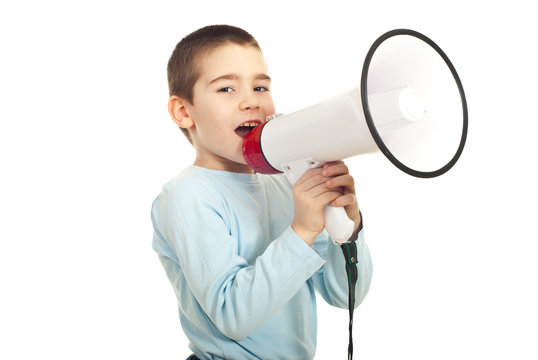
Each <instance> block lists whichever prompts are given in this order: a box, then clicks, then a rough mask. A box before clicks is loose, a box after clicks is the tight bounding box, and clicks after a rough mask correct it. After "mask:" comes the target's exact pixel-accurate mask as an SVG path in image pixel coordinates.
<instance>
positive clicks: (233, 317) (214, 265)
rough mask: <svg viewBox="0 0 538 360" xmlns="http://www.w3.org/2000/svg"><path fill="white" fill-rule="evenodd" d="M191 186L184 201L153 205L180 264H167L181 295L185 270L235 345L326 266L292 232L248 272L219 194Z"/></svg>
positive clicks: (169, 198) (172, 198)
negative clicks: (221, 206)
mask: <svg viewBox="0 0 538 360" xmlns="http://www.w3.org/2000/svg"><path fill="white" fill-rule="evenodd" d="M191 185H192V184H191ZM188 186H189V184H182V191H181V198H179V197H178V195H177V194H174V193H169V194H166V195H165V196H164V197H159V198H158V199H157V200H156V201H155V202H154V206H153V221H154V226H155V229H156V236H157V237H159V238H160V240H159V241H160V242H165V243H166V246H169V247H170V249H169V251H170V258H171V257H173V256H177V260H178V261H177V264H175V263H173V262H171V261H168V262H167V263H168V264H169V266H170V268H169V269H166V271H167V273H168V275H169V278H170V280H171V282H172V285H173V286H174V288H175V289H176V292H178V293H181V292H182V291H181V290H180V288H181V287H182V286H183V288H185V284H184V283H182V282H181V281H182V279H181V277H180V276H179V272H178V269H177V268H178V267H180V269H181V272H182V273H183V275H184V277H185V279H186V281H187V282H188V288H189V289H190V291H192V294H193V295H194V297H195V298H196V300H197V302H198V303H199V304H200V306H201V307H202V309H203V311H204V312H205V314H207V316H208V317H209V318H210V320H211V321H212V322H213V324H214V325H215V326H216V327H217V329H218V330H219V331H220V332H221V333H222V334H224V335H225V336H227V337H229V338H231V339H234V340H239V339H242V338H245V337H246V336H248V335H249V334H251V333H252V332H253V331H255V330H256V329H257V328H258V327H260V326H261V325H262V324H264V323H265V322H266V321H267V320H268V319H269V318H270V317H271V316H273V315H274V314H275V313H276V312H278V311H279V310H280V309H281V308H282V307H283V306H284V305H285V304H286V303H287V302H288V301H289V300H290V299H291V298H292V297H293V296H294V295H295V294H296V293H297V291H298V290H299V289H300V288H301V287H302V286H303V285H304V283H305V282H306V281H307V280H308V279H309V278H310V277H311V276H312V275H313V274H315V273H316V271H318V270H319V269H320V268H321V267H322V266H323V264H324V260H323V259H322V258H321V257H320V256H319V255H318V254H317V252H316V251H314V250H312V249H311V248H310V247H309V246H307V245H306V244H305V243H304V242H303V241H302V240H301V239H300V238H299V237H298V236H297V235H296V234H295V233H294V231H293V230H292V229H291V228H290V227H288V228H287V229H286V230H285V231H284V232H283V233H282V235H281V236H279V237H278V238H277V239H275V240H273V241H272V242H271V243H270V245H269V246H268V247H267V249H266V250H265V251H264V252H263V254H262V255H260V256H259V257H258V258H257V259H256V261H255V263H254V264H253V265H250V266H249V264H248V263H247V261H246V259H245V258H243V257H241V256H239V255H237V249H238V246H239V243H238V240H237V239H236V238H234V237H232V236H230V235H229V229H228V228H227V226H226V224H225V222H224V221H223V219H222V217H221V216H222V215H221V214H223V213H225V212H226V210H225V209H224V208H218V206H220V205H219V201H215V199H218V198H219V194H218V193H216V192H213V191H211V189H210V188H208V189H204V190H206V191H200V188H199V186H200V184H195V185H193V186H195V187H198V188H197V189H196V191H195V190H194V189H189V188H188ZM190 190H192V191H190ZM194 194H197V195H194ZM164 239H166V240H164ZM160 253H166V251H165V250H161V251H160ZM172 267H176V269H174V268H172ZM180 301H184V300H181V299H180Z"/></svg>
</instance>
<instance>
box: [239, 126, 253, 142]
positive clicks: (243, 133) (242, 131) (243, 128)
mask: <svg viewBox="0 0 538 360" xmlns="http://www.w3.org/2000/svg"><path fill="white" fill-rule="evenodd" d="M252 129H254V128H253V127H247V126H240V127H238V128H237V129H235V133H236V134H237V135H239V136H241V137H242V138H243V139H244V138H245V136H247V135H248V133H249V132H251V131H252Z"/></svg>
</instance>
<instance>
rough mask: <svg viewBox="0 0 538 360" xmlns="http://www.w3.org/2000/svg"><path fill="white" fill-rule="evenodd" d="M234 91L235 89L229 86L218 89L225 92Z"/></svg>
mask: <svg viewBox="0 0 538 360" xmlns="http://www.w3.org/2000/svg"><path fill="white" fill-rule="evenodd" d="M232 91H234V89H232V88H231V87H229V86H228V87H224V88H222V89H219V90H218V92H224V93H228V92H232Z"/></svg>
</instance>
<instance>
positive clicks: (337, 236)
mask: <svg viewBox="0 0 538 360" xmlns="http://www.w3.org/2000/svg"><path fill="white" fill-rule="evenodd" d="M324 211H325V230H327V232H328V233H329V236H330V237H331V239H332V240H333V242H334V243H335V244H343V243H345V242H347V241H348V239H349V238H350V237H351V235H352V234H353V230H354V229H355V223H354V222H353V220H351V219H350V218H349V217H348V216H347V213H346V210H345V209H344V208H343V207H334V206H331V205H325V209H324Z"/></svg>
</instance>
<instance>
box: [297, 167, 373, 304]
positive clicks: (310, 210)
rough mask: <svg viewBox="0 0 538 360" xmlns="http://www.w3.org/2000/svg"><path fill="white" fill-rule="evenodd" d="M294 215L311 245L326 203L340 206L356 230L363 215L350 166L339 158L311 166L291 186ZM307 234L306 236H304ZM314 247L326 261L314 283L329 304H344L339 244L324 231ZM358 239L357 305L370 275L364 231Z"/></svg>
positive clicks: (341, 257)
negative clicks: (320, 165) (333, 241)
mask: <svg viewBox="0 0 538 360" xmlns="http://www.w3.org/2000/svg"><path fill="white" fill-rule="evenodd" d="M294 203H295V217H294V223H293V224H295V223H296V222H298V223H299V224H301V228H306V229H309V230H310V233H307V234H309V237H304V236H303V235H302V234H303V233H301V232H297V234H298V235H299V236H301V237H302V238H303V240H304V241H305V242H306V243H307V244H309V245H312V243H313V242H314V241H313V240H312V239H311V236H312V234H313V235H314V236H316V235H318V234H319V233H320V232H321V231H322V230H323V227H324V216H323V208H324V206H325V205H327V204H330V206H331V205H332V206H343V207H344V209H345V210H346V212H347V215H348V217H349V218H350V219H352V220H353V221H354V222H355V230H357V229H359V226H361V224H362V218H361V214H360V211H359V207H358V204H357V198H356V195H355V182H354V180H353V177H352V176H351V175H350V174H349V169H348V168H347V166H346V165H345V164H344V162H342V161H337V162H332V163H327V164H325V165H324V166H323V168H319V169H311V170H309V171H308V172H306V173H305V174H304V175H303V177H301V179H299V180H298V181H297V182H296V183H295V185H294ZM293 227H294V225H292V228H293ZM307 236H308V235H307ZM317 239H318V240H316V243H315V245H314V247H315V248H316V250H317V251H318V252H319V253H320V255H321V256H322V257H323V258H326V260H327V263H326V264H325V265H324V267H323V269H322V271H320V272H319V273H318V274H317V275H316V276H314V277H313V280H314V285H315V286H316V288H317V289H318V291H319V292H320V294H321V295H322V296H323V298H324V299H325V300H326V301H327V302H328V303H329V304H331V305H334V306H338V307H347V302H348V294H347V292H348V286H347V274H346V270H345V259H344V256H343V255H342V251H341V249H340V247H339V246H337V245H334V244H333V243H332V240H330V239H329V238H328V235H327V232H325V231H324V232H322V233H321V234H320V235H319V236H317ZM356 241H357V250H358V259H357V270H358V272H359V277H358V279H357V285H356V292H355V294H356V300H355V304H356V306H358V305H359V304H360V302H361V301H362V299H363V298H364V297H365V296H366V293H367V292H368V289H369V287H370V280H371V276H372V262H371V258H370V253H369V251H368V247H367V245H366V243H365V241H364V236H363V231H362V230H361V231H360V232H359V237H358V239H357V240H356Z"/></svg>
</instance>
